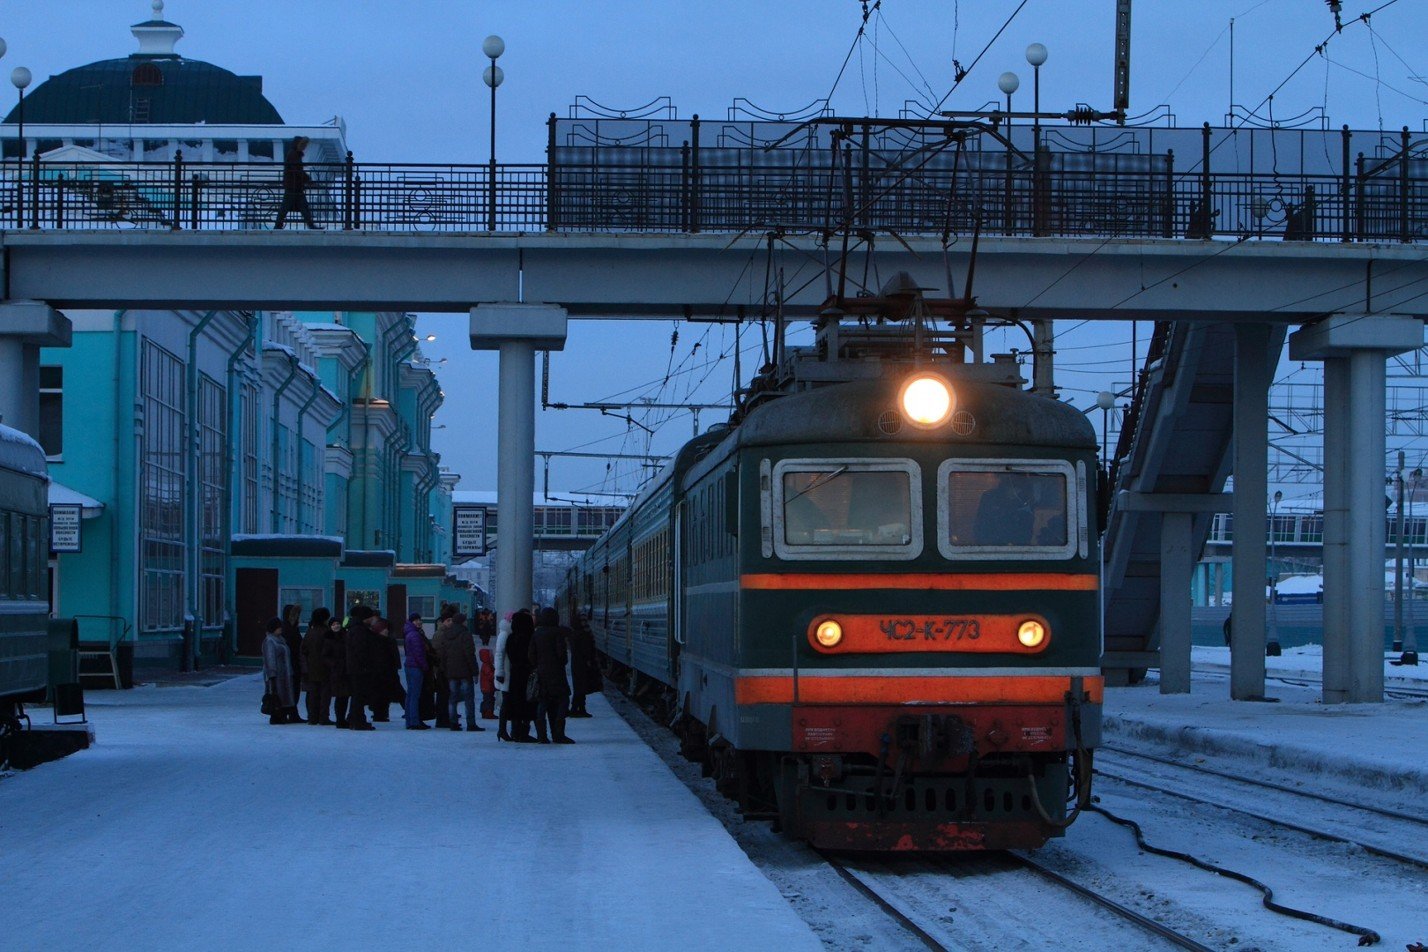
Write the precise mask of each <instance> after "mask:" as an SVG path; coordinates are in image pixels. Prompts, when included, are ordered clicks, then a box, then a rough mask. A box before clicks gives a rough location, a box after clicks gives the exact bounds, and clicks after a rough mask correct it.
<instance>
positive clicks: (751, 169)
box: [0, 120, 1428, 242]
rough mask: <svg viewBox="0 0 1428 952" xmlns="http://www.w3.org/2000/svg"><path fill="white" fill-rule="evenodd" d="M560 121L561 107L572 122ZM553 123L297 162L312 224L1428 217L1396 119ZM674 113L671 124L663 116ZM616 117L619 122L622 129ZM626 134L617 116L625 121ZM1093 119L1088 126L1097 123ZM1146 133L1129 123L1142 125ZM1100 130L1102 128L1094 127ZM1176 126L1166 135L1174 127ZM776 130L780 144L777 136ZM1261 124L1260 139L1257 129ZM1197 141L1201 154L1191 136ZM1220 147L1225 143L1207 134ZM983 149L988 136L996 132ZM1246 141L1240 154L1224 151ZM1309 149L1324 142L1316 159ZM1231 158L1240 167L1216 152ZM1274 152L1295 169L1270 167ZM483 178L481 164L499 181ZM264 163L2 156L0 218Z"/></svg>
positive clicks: (214, 177) (71, 221) (1352, 228)
mask: <svg viewBox="0 0 1428 952" xmlns="http://www.w3.org/2000/svg"><path fill="white" fill-rule="evenodd" d="M559 122H560V123H567V124H569V123H570V121H568V120H560V121H559ZM594 125H596V124H592V123H588V122H581V123H574V124H570V127H569V128H565V126H560V129H564V132H563V133H562V134H557V133H558V126H557V122H556V121H552V124H551V136H550V147H549V150H548V161H547V163H546V164H544V165H497V166H494V167H493V166H490V165H486V164H480V165H439V164H410V165H406V164H375V163H359V162H355V161H353V160H352V158H351V157H350V156H349V158H348V161H346V162H343V163H335V164H325V165H324V164H317V163H313V164H309V165H308V166H307V172H308V174H309V175H310V176H311V183H310V184H309V186H308V187H307V189H306V196H307V199H308V201H309V203H310V205H311V208H312V211H313V213H314V215H315V217H316V219H317V221H318V223H319V224H320V225H321V226H323V227H325V228H334V229H343V230H355V231H374V232H404V233H410V232H417V233H420V232H447V233H471V232H486V231H502V232H536V231H554V232H664V233H694V232H723V233H742V232H758V233H763V232H768V231H779V232H784V233H812V234H820V233H821V234H829V233H833V232H837V231H840V230H842V229H845V228H849V229H865V230H868V231H877V232H894V233H896V234H899V235H906V236H914V235H932V236H936V235H943V236H953V235H962V234H969V233H971V232H972V231H973V229H974V228H976V227H978V226H980V228H981V230H982V232H983V233H984V234H989V235H1009V236H1013V235H1029V236H1030V235H1035V236H1043V235H1044V236H1074V237H1147V238H1208V237H1212V236H1215V235H1229V236H1235V237H1250V238H1276V239H1278V238H1284V239H1298V240H1321V241H1405V242H1407V241H1418V240H1422V239H1423V238H1424V237H1425V232H1428V150H1425V148H1424V143H1423V142H1421V141H1419V142H1415V141H1411V139H1410V137H1409V135H1408V134H1407V133H1406V132H1405V133H1403V134H1402V136H1400V137H1399V141H1398V142H1397V143H1395V144H1396V145H1397V149H1396V150H1391V149H1389V148H1388V147H1387V146H1386V144H1385V143H1387V142H1388V140H1387V139H1385V137H1383V136H1382V134H1378V133H1375V134H1373V135H1374V136H1376V138H1375V139H1374V141H1373V147H1372V149H1371V150H1370V153H1365V152H1363V151H1360V152H1359V153H1358V154H1357V156H1356V157H1354V158H1351V150H1352V147H1353V146H1354V145H1355V144H1361V143H1363V142H1365V141H1366V140H1365V138H1364V137H1365V136H1366V135H1367V134H1365V133H1350V132H1349V131H1348V130H1344V131H1342V132H1341V133H1336V132H1328V131H1326V132H1323V133H1321V134H1320V138H1322V139H1323V143H1321V144H1324V143H1328V142H1330V141H1332V140H1334V139H1335V138H1336V137H1337V138H1338V139H1339V140H1340V141H1339V142H1338V143H1337V144H1338V145H1339V146H1340V149H1339V153H1340V154H1339V159H1338V161H1336V162H1330V161H1328V159H1327V158H1325V157H1326V156H1328V155H1329V151H1328V149H1327V145H1325V148H1324V149H1322V150H1319V151H1315V150H1313V149H1308V150H1306V148H1305V146H1304V144H1303V142H1302V141H1301V142H1299V144H1298V147H1297V151H1296V150H1295V149H1291V148H1290V145H1289V144H1288V143H1286V144H1285V145H1284V147H1283V149H1284V155H1295V156H1297V157H1298V158H1297V160H1296V161H1295V162H1293V163H1290V162H1288V161H1286V160H1282V159H1281V158H1280V153H1279V151H1278V148H1279V147H1278V146H1275V148H1274V149H1273V150H1271V152H1270V153H1268V154H1272V155H1273V160H1272V161H1265V160H1264V155H1266V154H1267V153H1266V146H1264V145H1263V143H1261V144H1260V145H1258V146H1255V147H1253V148H1248V147H1243V144H1242V143H1239V142H1235V141H1233V140H1232V139H1231V138H1230V137H1229V136H1228V135H1227V134H1226V131H1225V130H1211V129H1209V128H1208V127H1206V128H1204V129H1203V130H1175V129H1169V130H1166V129H1162V130H1156V131H1157V132H1158V134H1159V137H1160V138H1159V139H1157V140H1155V143H1157V144H1158V143H1162V142H1169V141H1174V142H1175V143H1176V144H1177V145H1179V146H1181V152H1180V153H1177V152H1176V151H1175V149H1173V148H1172V149H1166V150H1165V151H1147V150H1146V149H1145V148H1144V146H1145V145H1146V144H1147V142H1149V141H1150V140H1148V139H1144V138H1143V139H1127V138H1126V135H1127V133H1121V134H1120V136H1119V138H1115V139H1103V140H1097V139H1095V138H1094V137H1093V136H1092V137H1090V138H1089V139H1087V138H1086V137H1087V136H1089V135H1090V133H1086V134H1085V135H1083V137H1082V138H1083V139H1085V140H1086V141H1075V140H1073V137H1072V136H1071V132H1070V131H1069V130H1065V129H1056V130H1052V129H1048V130H1043V132H1042V134H1041V135H1040V136H1039V137H1038V138H1037V139H1036V140H1035V142H1033V141H1032V139H1031V133H1030V130H1025V131H1024V133H1023V131H1022V130H1015V131H1014V134H1011V135H1005V136H1001V137H1000V138H997V137H995V136H987V135H981V134H979V135H975V136H967V135H964V136H963V137H962V138H961V139H959V140H958V141H957V143H956V144H955V146H954V145H953V144H952V143H951V140H950V139H949V138H948V137H947V136H945V135H943V136H942V137H941V138H940V139H939V138H938V137H937V136H935V135H931V134H929V133H926V132H919V133H918V134H912V133H906V134H904V135H902V136H901V137H900V138H898V137H889V136H886V135H883V136H873V135H871V134H861V135H860V134H859V133H858V132H857V130H853V131H851V132H845V133H844V134H843V135H842V138H841V140H840V139H839V137H838V136H831V137H830V134H829V133H828V130H827V129H826V128H825V127H820V126H800V125H797V124H793V123H779V122H765V123H758V122H755V123H750V122H741V123H721V124H719V135H718V137H717V138H716V140H715V141H714V142H712V143H711V144H707V145H704V146H701V145H700V141H699V135H698V126H697V121H696V124H695V125H694V127H693V129H694V136H695V138H694V141H693V142H690V141H687V140H683V139H680V138H679V136H680V135H683V134H686V133H688V132H689V125H690V124H688V123H685V124H683V126H682V127H680V128H675V129H670V128H667V127H668V126H669V125H670V123H667V122H666V123H660V124H654V123H653V121H649V122H646V123H644V124H643V125H637V126H636V130H637V134H621V135H613V136H612V135H607V134H606V132H602V131H600V129H599V128H592V126H594ZM675 125H678V123H677V122H676V123H675ZM621 128H622V129H623V128H624V127H621ZM626 131H627V130H626ZM1092 131H1096V130H1092ZM1141 131H1142V132H1143V131H1144V130H1141ZM1101 134H1102V135H1105V133H1101ZM1172 134H1177V135H1176V137H1175V138H1173V139H1172V138H1171V136H1172ZM783 138H787V141H786V142H783V141H782V139H783ZM1273 142H1274V140H1271V144H1273ZM1186 143H1198V144H1199V146H1200V148H1199V149H1185V148H1184V146H1185V144H1186ZM1229 145H1233V146H1234V149H1235V150H1238V151H1232V150H1230V149H1228V148H1226V149H1224V150H1221V146H1229ZM994 146H999V147H996V148H994ZM1239 153H1244V155H1245V156H1247V158H1245V159H1243V160H1241V159H1236V160H1235V161H1233V162H1227V161H1224V159H1226V158H1233V157H1234V156H1235V155H1237V154H1239ZM1321 153H1322V154H1321ZM1228 166H1234V167H1228ZM1283 166H1291V167H1292V168H1293V169H1294V170H1292V171H1286V170H1285V168H1284V167H1283ZM493 176H494V181H493ZM283 199H284V190H283V184H282V166H281V164H279V163H275V162H248V163H237V162H233V163H191V162H187V161H185V160H184V159H183V157H182V155H181V154H180V155H178V156H177V157H176V158H175V159H173V160H172V161H167V162H104V163H97V162H95V163H70V162H51V161H45V160H44V159H43V158H42V157H39V156H35V157H31V158H30V159H28V160H26V161H23V162H21V161H19V160H16V161H11V162H5V163H3V165H2V166H0V227H5V228H29V229H66V230H80V229H104V228H144V229H173V230H205V231H245V230H263V229H268V228H272V227H273V225H274V224H275V222H276V220H277V217H278V214H279V210H280V209H281V207H282V205H283Z"/></svg>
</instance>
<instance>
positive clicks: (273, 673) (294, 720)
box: [263, 618, 302, 724]
mask: <svg viewBox="0 0 1428 952" xmlns="http://www.w3.org/2000/svg"><path fill="white" fill-rule="evenodd" d="M267 631H268V634H267V636H266V637H264V638H263V687H264V689H265V690H266V693H268V694H271V695H272V696H273V712H272V713H271V714H269V715H268V723H269V724H300V723H302V718H300V717H298V712H297V692H296V691H294V690H293V678H292V674H293V656H292V655H291V654H290V653H289V652H288V645H287V642H286V641H285V640H284V639H283V620H282V619H281V618H274V619H273V620H271V621H269V622H268V626H267Z"/></svg>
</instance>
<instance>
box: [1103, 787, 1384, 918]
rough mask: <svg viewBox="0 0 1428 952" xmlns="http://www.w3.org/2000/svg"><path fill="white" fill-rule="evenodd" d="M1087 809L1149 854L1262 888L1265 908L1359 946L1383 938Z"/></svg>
mask: <svg viewBox="0 0 1428 952" xmlns="http://www.w3.org/2000/svg"><path fill="white" fill-rule="evenodd" d="M1086 809H1087V810H1090V811H1091V812H1092V813H1099V814H1100V815H1101V816H1103V817H1105V818H1106V819H1107V820H1110V821H1111V822H1112V823H1114V824H1116V825H1117V826H1123V827H1126V828H1127V829H1129V830H1130V831H1131V833H1132V834H1134V835H1135V842H1136V845H1137V846H1139V847H1140V848H1141V849H1143V850H1145V851H1146V852H1147V853H1153V854H1155V855H1156V856H1165V857H1168V858H1170V859H1178V860H1180V861H1181V862H1182V863H1189V864H1190V865H1191V866H1195V867H1198V868H1199V869H1203V870H1205V871H1206V872H1208V873H1214V874H1215V875H1217V876H1225V877H1227V878H1229V879H1233V880H1236V881H1237V882H1241V883H1244V884H1245V885H1247V886H1253V887H1254V888H1255V889H1258V890H1259V891H1260V893H1261V895H1262V896H1263V899H1262V902H1263V903H1264V908H1266V909H1268V910H1269V911H1270V912H1275V913H1278V914H1279V915H1281V916H1289V917H1291V918H1294V919H1302V920H1304V921H1305V922H1316V923H1318V924H1319V925H1321V926H1328V927H1329V928H1330V929H1338V930H1339V931H1340V932H1349V933H1352V934H1354V935H1356V936H1358V937H1359V945H1375V944H1377V943H1378V942H1379V940H1380V939H1381V938H1382V937H1381V936H1380V935H1379V934H1378V933H1377V932H1375V931H1373V930H1372V929H1367V928H1365V927H1363V926H1356V925H1353V924H1351V923H1348V922H1340V921H1339V920H1338V919H1331V918H1329V917H1328V916H1321V915H1319V914H1317V913H1313V912H1305V911H1304V910H1303V909H1294V908H1291V907H1289V906H1284V905H1280V904H1279V903H1277V902H1275V901H1274V890H1273V889H1270V888H1269V887H1268V886H1266V885H1265V884H1264V883H1262V882H1260V881H1259V880H1258V879H1255V878H1254V877H1253V876H1248V875H1246V874H1244V873H1239V872H1235V871H1234V870H1232V869H1225V868H1224V867H1223V866H1216V865H1215V864H1214V863H1210V862H1207V861H1205V860H1203V859H1199V858H1197V857H1194V856H1191V855H1190V854H1189V853H1181V852H1178V851H1176V850H1168V849H1165V848H1164V847H1160V846H1151V845H1150V844H1149V843H1147V842H1146V841H1145V834H1144V833H1142V832H1141V829H1140V824H1139V823H1137V822H1135V821H1134V820H1127V819H1125V818H1124V817H1119V816H1116V815H1115V814H1114V813H1112V812H1111V811H1110V810H1107V809H1106V808H1105V807H1100V806H1094V805H1092V806H1087V807H1086Z"/></svg>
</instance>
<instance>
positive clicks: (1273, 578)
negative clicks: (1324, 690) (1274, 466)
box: [1264, 489, 1284, 658]
mask: <svg viewBox="0 0 1428 952" xmlns="http://www.w3.org/2000/svg"><path fill="white" fill-rule="evenodd" d="M1283 499H1284V493H1282V492H1280V491H1279V490H1277V489H1276V490H1275V491H1274V504H1273V505H1272V506H1271V507H1270V510H1269V573H1270V574H1269V640H1268V641H1267V642H1265V646H1264V654H1265V657H1267V658H1277V657H1279V653H1280V652H1279V568H1278V566H1276V565H1275V564H1274V561H1275V543H1276V542H1278V541H1279V503H1280V501H1281V500H1283Z"/></svg>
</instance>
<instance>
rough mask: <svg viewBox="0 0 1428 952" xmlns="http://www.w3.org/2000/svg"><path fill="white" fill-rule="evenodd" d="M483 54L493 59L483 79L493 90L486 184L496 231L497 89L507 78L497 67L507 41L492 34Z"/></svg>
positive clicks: (489, 221)
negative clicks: (489, 153)
mask: <svg viewBox="0 0 1428 952" xmlns="http://www.w3.org/2000/svg"><path fill="white" fill-rule="evenodd" d="M481 52H483V53H485V54H486V55H487V56H488V57H490V59H491V65H490V66H487V67H486V69H485V71H484V72H483V73H482V74H481V79H482V81H483V82H485V84H486V85H487V86H489V87H490V88H491V168H490V173H489V176H490V177H489V180H488V181H487V183H486V230H487V231H495V230H496V87H497V86H499V85H501V83H502V81H503V80H505V78H506V73H505V71H504V70H502V69H501V67H499V66H497V65H496V60H498V59H499V58H500V56H501V54H502V53H504V52H506V41H505V40H503V39H501V38H500V37H499V36H496V35H494V34H492V35H491V36H488V37H486V39H485V40H484V41H483V42H482V43H481Z"/></svg>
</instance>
